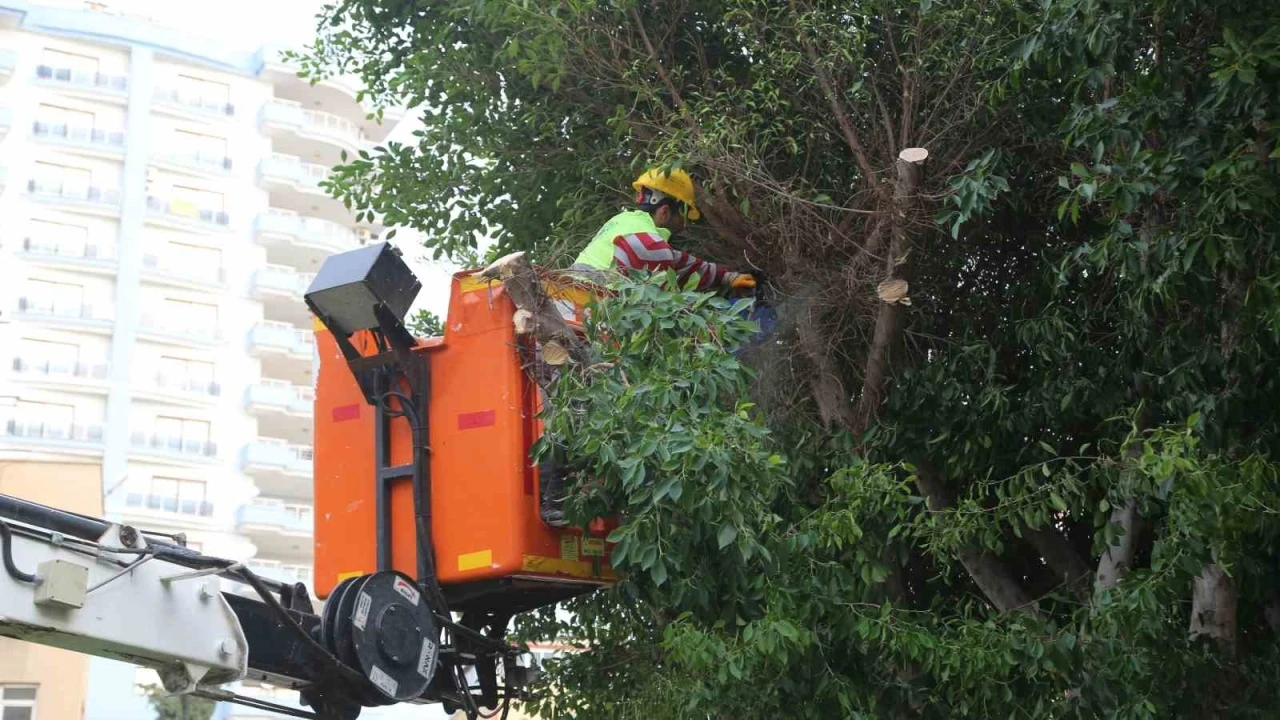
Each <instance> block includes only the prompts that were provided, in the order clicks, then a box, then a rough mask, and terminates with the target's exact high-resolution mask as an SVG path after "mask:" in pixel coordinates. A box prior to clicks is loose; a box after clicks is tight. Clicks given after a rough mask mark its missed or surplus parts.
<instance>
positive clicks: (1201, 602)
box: [1188, 563, 1240, 658]
mask: <svg viewBox="0 0 1280 720" xmlns="http://www.w3.org/2000/svg"><path fill="white" fill-rule="evenodd" d="M1239 599H1240V591H1239V589H1238V588H1237V587H1236V583H1235V581H1234V580H1233V579H1232V578H1231V576H1230V575H1227V574H1226V572H1225V571H1223V569H1222V566H1221V565H1219V564H1218V563H1210V564H1208V565H1205V566H1204V570H1202V571H1201V572H1200V575H1199V576H1198V577H1197V578H1196V579H1195V580H1193V581H1192V583H1191V627H1190V628H1189V630H1188V634H1189V635H1190V636H1191V639H1192V640H1194V639H1196V638H1198V637H1207V638H1210V639H1212V640H1213V641H1214V642H1216V643H1217V645H1218V650H1219V651H1221V652H1222V654H1223V655H1224V656H1226V657H1227V658H1235V656H1236V649H1237V643H1236V605H1237V604H1238V602H1239Z"/></svg>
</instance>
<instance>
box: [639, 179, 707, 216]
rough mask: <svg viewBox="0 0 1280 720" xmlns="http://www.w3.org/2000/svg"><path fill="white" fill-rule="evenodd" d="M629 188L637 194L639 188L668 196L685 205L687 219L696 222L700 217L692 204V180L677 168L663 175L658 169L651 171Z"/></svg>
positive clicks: (695, 206)
mask: <svg viewBox="0 0 1280 720" xmlns="http://www.w3.org/2000/svg"><path fill="white" fill-rule="evenodd" d="M631 187H633V188H635V190H636V191H637V192H639V191H640V189H641V188H649V189H650V190H657V191H658V192H660V193H662V194H664V195H669V196H671V197H673V198H675V199H676V200H679V201H680V202H682V203H684V204H685V207H687V208H689V219H690V220H697V219H698V218H700V217H702V213H700V212H698V206H697V205H694V204H693V178H691V177H689V173H687V172H685V171H683V170H680V169H679V168H677V169H675V170H672V171H671V172H670V173H665V172H663V171H661V170H658V169H656V168H655V169H652V170H649V171H648V172H646V173H645V174H643V175H641V176H640V177H638V178H636V181H635V182H633V183H631Z"/></svg>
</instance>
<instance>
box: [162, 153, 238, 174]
mask: <svg viewBox="0 0 1280 720" xmlns="http://www.w3.org/2000/svg"><path fill="white" fill-rule="evenodd" d="M158 158H159V159H160V160H163V161H165V162H169V163H173V164H174V165H182V166H183V167H189V168H193V169H195V170H202V171H204V172H214V173H229V172H231V158H229V157H227V156H226V155H206V154H204V153H198V152H196V153H183V152H171V153H161V154H160V155H159V156H158Z"/></svg>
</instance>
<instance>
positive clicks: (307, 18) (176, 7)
mask: <svg viewBox="0 0 1280 720" xmlns="http://www.w3.org/2000/svg"><path fill="white" fill-rule="evenodd" d="M46 3H47V4H51V5H52V4H65V5H75V6H82V5H83V3H82V2H78V1H77V0H63V1H62V2H57V1H56V0H54V1H52V2H50V1H48V0H46ZM103 4H105V5H107V7H109V8H110V9H111V10H113V11H118V12H122V13H126V14H129V15H138V16H142V17H147V18H150V19H151V20H153V21H155V22H156V23H158V24H160V25H164V26H167V27H172V28H174V29H176V30H180V31H182V32H184V33H188V34H191V35H194V36H197V37H205V38H209V39H212V40H215V41H218V42H220V43H223V44H225V45H227V46H228V47H230V48H233V49H237V50H242V51H246V52H252V51H254V50H257V49H258V48H259V47H261V46H263V45H272V46H276V47H282V48H293V49H300V48H301V47H302V46H303V45H306V44H308V43H309V42H310V41H311V39H312V38H313V37H314V36H315V27H316V14H317V13H318V12H319V11H320V9H321V8H322V7H323V6H324V4H325V3H324V0H216V1H214V2H210V1H209V0H105V1H104V2H103ZM411 118H412V116H411V115H410V116H406V119H405V120H403V121H401V122H400V124H399V125H398V126H397V127H396V129H395V131H394V132H392V134H391V136H390V138H389V139H391V140H400V141H402V142H406V143H407V142H410V141H412V135H411V133H412V132H413V130H414V128H415V127H416V125H417V122H416V120H413V119H411ZM392 242H393V243H394V244H395V245H396V246H397V247H399V248H400V249H401V250H402V251H403V252H404V257H405V259H406V260H408V261H409V266H410V267H412V268H413V271H414V273H415V274H416V275H417V276H418V279H419V280H421V281H422V292H421V294H419V296H418V300H417V302H415V303H414V306H413V310H411V313H416V312H417V310H418V309H419V308H427V309H429V310H431V311H432V312H434V313H436V314H437V315H439V316H440V317H441V318H443V317H444V316H445V312H446V310H447V309H448V305H449V278H450V275H451V273H452V272H453V271H454V270H455V269H456V268H454V267H452V266H450V265H447V264H445V263H440V262H433V261H431V260H430V259H429V258H430V255H429V254H428V253H427V252H426V251H425V250H424V249H423V248H422V236H421V235H419V234H418V233H416V232H413V231H408V230H406V229H400V230H399V231H397V233H396V237H395V239H394V240H393V241H392Z"/></svg>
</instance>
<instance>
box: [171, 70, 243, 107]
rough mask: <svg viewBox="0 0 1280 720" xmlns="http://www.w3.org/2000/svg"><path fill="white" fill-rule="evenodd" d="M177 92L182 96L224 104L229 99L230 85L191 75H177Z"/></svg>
mask: <svg viewBox="0 0 1280 720" xmlns="http://www.w3.org/2000/svg"><path fill="white" fill-rule="evenodd" d="M177 86H178V93H179V95H181V96H182V97H184V98H188V99H199V100H202V101H205V102H209V103H217V104H219V105H225V104H226V103H228V102H230V101H231V86H230V85H228V84H226V83H220V82H215V81H213V80H205V79H203V78H198V77H194V76H191V75H179V76H178V82H177Z"/></svg>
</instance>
